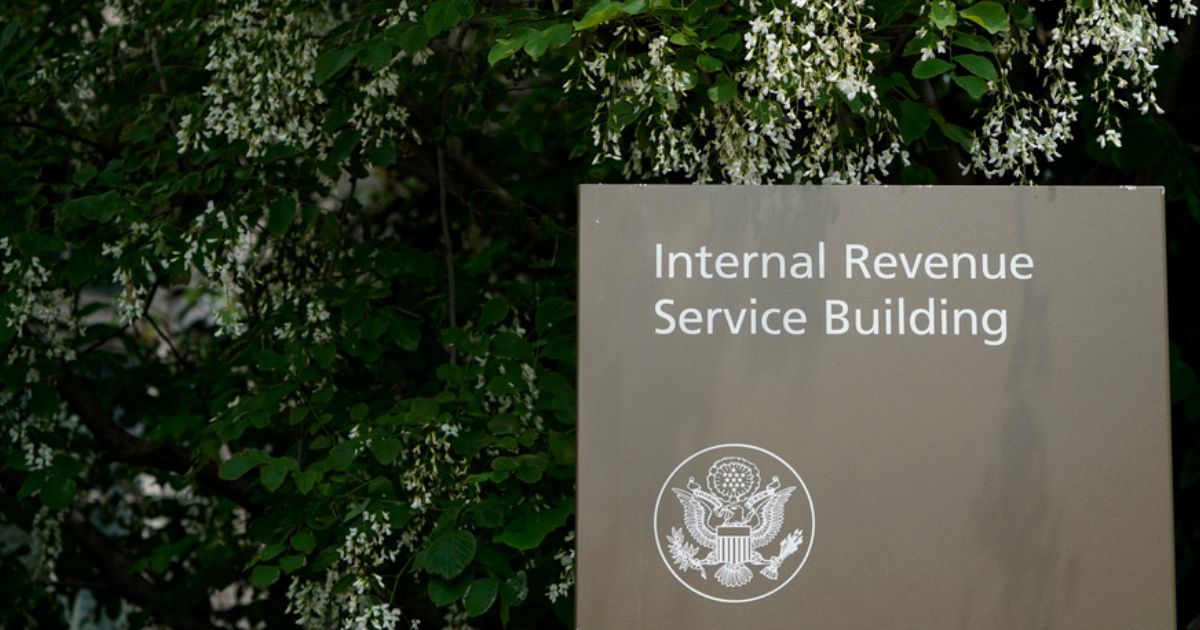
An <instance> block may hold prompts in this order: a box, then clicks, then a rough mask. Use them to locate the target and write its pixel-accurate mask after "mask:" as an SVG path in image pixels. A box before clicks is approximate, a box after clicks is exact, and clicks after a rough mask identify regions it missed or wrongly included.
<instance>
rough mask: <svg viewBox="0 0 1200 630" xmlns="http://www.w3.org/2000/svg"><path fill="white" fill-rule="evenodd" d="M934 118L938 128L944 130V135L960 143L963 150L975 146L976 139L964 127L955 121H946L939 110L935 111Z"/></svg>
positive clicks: (968, 149)
mask: <svg viewBox="0 0 1200 630" xmlns="http://www.w3.org/2000/svg"><path fill="white" fill-rule="evenodd" d="M933 120H934V122H936V123H937V126H938V129H940V130H941V131H942V135H944V136H946V137H947V138H948V139H950V140H952V141H954V142H956V143H958V145H959V146H960V147H962V148H963V150H965V151H970V150H971V147H972V146H974V144H975V141H974V139H973V138H971V134H970V132H968V131H967V130H966V129H963V128H962V127H959V126H958V125H955V124H953V123H949V122H946V120H945V119H944V118H942V116H941V114H939V113H937V112H933Z"/></svg>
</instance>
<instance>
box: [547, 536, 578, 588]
mask: <svg viewBox="0 0 1200 630" xmlns="http://www.w3.org/2000/svg"><path fill="white" fill-rule="evenodd" d="M574 540H575V532H574V531H571V532H570V533H568V534H567V537H566V539H565V542H567V543H571V542H572V541H574ZM554 559H555V560H557V561H558V562H559V564H561V565H562V573H560V574H559V576H558V581H557V582H554V583H553V584H551V585H550V586H548V587H546V597H547V598H549V599H550V601H551V602H555V601H558V599H559V598H560V597H567V596H569V595H570V594H571V589H573V588H575V548H574V547H567V548H566V549H561V550H559V552H558V553H556V554H554Z"/></svg>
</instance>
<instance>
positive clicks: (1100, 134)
mask: <svg viewBox="0 0 1200 630" xmlns="http://www.w3.org/2000/svg"><path fill="white" fill-rule="evenodd" d="M1156 4H1157V0H1151V1H1150V2H1149V3H1144V2H1138V1H1135V0H1095V1H1094V2H1088V3H1081V2H1068V3H1066V4H1065V5H1064V6H1063V8H1062V10H1061V12H1060V13H1059V15H1058V18H1057V26H1056V27H1055V28H1053V29H1052V30H1051V31H1050V34H1049V39H1050V41H1049V45H1048V46H1047V47H1046V48H1045V49H1044V50H1040V49H1038V47H1037V46H1035V45H1033V43H1032V42H1031V41H1030V36H1029V34H1028V33H1027V32H1025V31H1022V30H1019V29H1012V30H1011V31H1009V32H1008V33H1007V35H1006V37H1005V39H1004V40H1003V41H1002V42H1001V47H1002V48H1004V49H1005V50H1007V51H1009V52H1012V53H1020V54H1021V55H1022V56H1024V57H1026V58H1028V59H1029V61H1030V62H1031V63H1032V65H1033V66H1034V69H1035V70H1036V71H1038V72H1039V73H1040V74H1041V76H1042V80H1043V82H1044V85H1045V88H1046V92H1047V94H1046V97H1045V98H1042V99H1035V98H1034V97H1032V96H1030V95H1028V94H1024V93H1020V92H1017V91H1016V90H1014V88H1013V87H1012V86H1011V85H1010V84H1009V82H1008V81H1007V74H1008V72H1009V71H1011V70H1012V66H1013V58H1014V57H1015V55H1009V56H1005V57H1003V62H1002V64H1001V67H1000V73H1001V77H1000V80H999V81H996V82H993V88H994V89H993V90H992V93H993V95H994V96H993V98H992V100H991V102H990V104H989V106H988V107H987V109H986V110H985V111H984V115H983V121H982V125H981V126H980V127H979V129H978V130H977V131H976V133H975V144H974V146H973V149H972V151H971V155H970V159H969V164H966V165H964V171H967V170H974V171H976V172H978V173H982V174H983V175H985V176H987V177H997V176H1015V177H1016V178H1018V179H1020V180H1022V181H1030V180H1032V178H1033V177H1035V176H1037V175H1038V174H1039V173H1040V171H1041V168H1040V165H1041V163H1042V162H1053V161H1054V160H1055V159H1056V158H1058V157H1059V155H1060V153H1059V148H1060V147H1061V146H1062V145H1063V144H1065V143H1066V142H1068V141H1070V140H1071V139H1072V138H1073V137H1074V125H1075V124H1076V123H1077V122H1078V120H1079V106H1080V102H1081V100H1082V97H1081V94H1083V93H1086V94H1089V95H1090V96H1089V101H1090V102H1092V103H1094V104H1095V105H1096V108H1097V120H1096V125H1097V127H1096V132H1097V134H1096V141H1097V143H1098V144H1099V145H1100V146H1101V147H1104V146H1106V145H1113V146H1116V147H1120V146H1121V139H1122V138H1121V130H1120V125H1121V123H1120V113H1121V112H1123V111H1136V112H1138V113H1140V114H1148V113H1151V112H1153V113H1162V108H1161V107H1159V105H1158V101H1157V97H1156V94H1155V92H1156V91H1157V88H1158V83H1157V80H1156V79H1155V74H1154V73H1155V71H1156V70H1157V65H1156V64H1155V62H1154V57H1155V55H1157V54H1158V53H1160V52H1161V51H1162V50H1163V49H1164V48H1165V47H1166V46H1167V45H1168V44H1170V43H1172V42H1174V41H1176V35H1175V31H1174V29H1172V28H1171V27H1170V26H1168V25H1166V24H1160V23H1158V22H1157V21H1156V20H1155V16H1154V9H1155V5H1156ZM1031 10H1033V8H1032V7H1031ZM1169 12H1170V15H1171V16H1172V17H1173V18H1186V19H1190V18H1191V17H1192V16H1194V15H1195V14H1196V6H1195V5H1194V4H1193V2H1192V1H1191V0H1183V1H1182V2H1172V3H1171V4H1170V10H1169ZM1087 64H1091V65H1092V66H1093V67H1094V68H1095V69H1096V71H1097V72H1096V74H1095V76H1094V77H1091V78H1088V79H1086V83H1083V84H1081V81H1083V79H1080V78H1079V77H1078V76H1077V68H1081V67H1083V66H1085V65H1087Z"/></svg>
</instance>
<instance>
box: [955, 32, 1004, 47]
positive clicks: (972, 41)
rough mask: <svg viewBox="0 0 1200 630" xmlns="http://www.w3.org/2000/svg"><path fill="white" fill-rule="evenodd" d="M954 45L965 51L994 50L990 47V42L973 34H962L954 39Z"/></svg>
mask: <svg viewBox="0 0 1200 630" xmlns="http://www.w3.org/2000/svg"><path fill="white" fill-rule="evenodd" d="M954 45H955V46H961V47H962V48H966V49H967V50H974V51H975V52H994V51H995V50H996V49H995V47H993V46H992V42H990V41H988V39H987V38H986V37H984V36H982V35H976V34H974V33H963V34H961V35H959V36H958V37H955V38H954Z"/></svg>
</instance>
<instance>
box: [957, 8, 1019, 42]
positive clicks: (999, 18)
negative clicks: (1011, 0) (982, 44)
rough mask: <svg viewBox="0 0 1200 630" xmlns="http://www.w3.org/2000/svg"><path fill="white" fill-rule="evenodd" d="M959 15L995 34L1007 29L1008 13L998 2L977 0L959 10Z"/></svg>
mask: <svg viewBox="0 0 1200 630" xmlns="http://www.w3.org/2000/svg"><path fill="white" fill-rule="evenodd" d="M958 14H959V15H961V16H963V17H964V18H966V19H968V20H970V21H972V22H974V23H976V24H978V25H980V26H982V27H983V28H984V29H986V30H987V32H989V33H992V34H995V33H999V32H1000V31H1005V30H1008V14H1007V13H1005V12H1004V6H1003V5H1001V4H1000V3H999V2H993V1H992V0H984V1H983V2H977V3H975V4H973V5H971V6H969V7H967V8H965V9H963V10H961V11H959V12H958Z"/></svg>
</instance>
